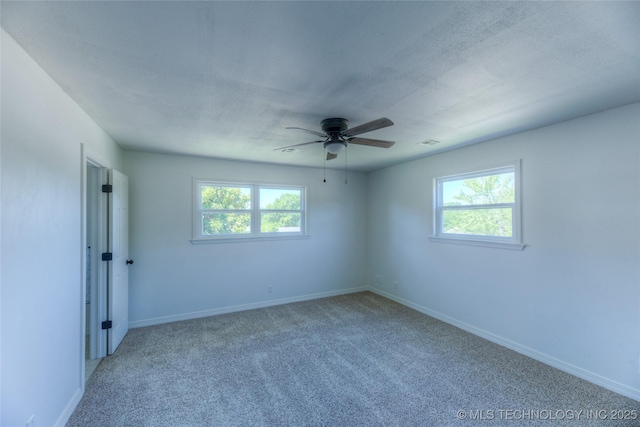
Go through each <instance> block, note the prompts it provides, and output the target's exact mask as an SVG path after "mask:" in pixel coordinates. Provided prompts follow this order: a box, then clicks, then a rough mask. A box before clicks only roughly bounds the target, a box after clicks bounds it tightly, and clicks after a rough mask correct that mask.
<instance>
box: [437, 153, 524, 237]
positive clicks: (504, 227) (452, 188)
mask: <svg viewBox="0 0 640 427" xmlns="http://www.w3.org/2000/svg"><path fill="white" fill-rule="evenodd" d="M519 199H520V195H519V162H516V163H513V164H511V165H508V166H503V167H498V168H492V169H487V170H482V171H475V172H470V173H465V174H460V175H453V176H448V177H442V178H437V179H436V203H435V208H436V209H435V211H436V212H435V222H436V224H435V235H436V237H443V238H452V239H469V240H488V241H502V242H514V243H520V222H519V218H520V202H519Z"/></svg>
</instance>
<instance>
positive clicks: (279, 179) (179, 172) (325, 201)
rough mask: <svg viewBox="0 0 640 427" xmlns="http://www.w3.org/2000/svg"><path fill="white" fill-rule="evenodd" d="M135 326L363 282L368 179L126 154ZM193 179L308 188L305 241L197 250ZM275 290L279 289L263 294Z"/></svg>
mask: <svg viewBox="0 0 640 427" xmlns="http://www.w3.org/2000/svg"><path fill="white" fill-rule="evenodd" d="M124 159H125V160H124V161H125V172H126V174H127V175H128V176H129V183H130V189H129V191H130V193H129V195H130V201H129V204H130V224H129V226H130V227H129V230H130V239H129V242H130V247H129V254H130V257H132V258H133V259H134V260H135V264H134V265H133V266H132V268H131V269H130V277H129V283H130V290H129V319H130V325H131V326H132V327H136V326H143V325H149V324H155V323H162V322H167V321H173V320H179V319H187V318H193V317H199V316H205V315H211V314H217V313H221V312H225V311H231V310H239V309H245V308H255V307H260V306H265V305H271V304H276V303H282V302H288V301H294V300H300V299H305V298H313V297H319V296H328V295H334V294H338V293H344V292H347V291H350V290H353V289H355V288H361V287H363V286H364V285H365V283H364V278H365V277H366V274H365V271H366V232H367V228H366V215H367V214H366V206H367V203H366V193H367V191H366V175H365V174H362V173H355V172H354V173H349V183H348V185H345V183H344V179H345V176H344V171H341V172H337V171H327V182H326V183H323V182H322V179H323V171H322V169H309V168H295V167H285V166H273V165H265V164H258V163H243V162H233V161H225V160H214V159H202V158H196V157H185V156H174V155H164V154H147V153H139V152H130V151H126V152H125V156H124ZM193 178H204V179H211V180H221V181H231V182H250V183H253V182H256V183H272V184H289V185H305V186H307V203H308V232H309V234H310V236H309V238H306V239H296V240H275V241H252V242H238V243H236V242H233V243H214V244H199V245H194V244H192V243H191V242H190V239H191V237H192V212H193V206H192V204H193V191H192V182H193ZM268 286H272V289H273V292H272V293H267V287H268Z"/></svg>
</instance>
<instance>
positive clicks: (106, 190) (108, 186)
mask: <svg viewBox="0 0 640 427" xmlns="http://www.w3.org/2000/svg"><path fill="white" fill-rule="evenodd" d="M102 192H103V193H113V185H111V184H104V185H103V186H102Z"/></svg>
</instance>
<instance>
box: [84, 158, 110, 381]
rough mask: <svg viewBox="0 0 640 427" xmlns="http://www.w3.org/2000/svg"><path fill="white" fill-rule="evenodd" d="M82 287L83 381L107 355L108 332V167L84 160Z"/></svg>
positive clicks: (86, 379)
mask: <svg viewBox="0 0 640 427" xmlns="http://www.w3.org/2000/svg"><path fill="white" fill-rule="evenodd" d="M85 168H86V169H85V176H86V187H85V188H86V194H85V201H86V205H85V242H84V249H85V257H84V258H85V260H84V261H85V262H84V268H85V290H84V295H85V298H84V305H85V310H84V315H85V322H84V324H85V328H84V338H85V339H84V343H85V345H84V362H85V363H84V368H85V377H84V378H85V383H86V381H88V380H89V378H90V377H91V374H92V373H93V371H94V370H95V369H96V368H97V366H98V364H99V363H100V361H101V360H102V358H103V357H105V356H106V355H107V343H106V340H107V335H106V332H105V331H104V330H102V329H101V326H100V325H101V322H100V319H106V312H107V307H106V303H107V298H106V281H107V271H106V268H105V266H104V263H102V262H101V254H102V253H103V252H106V248H107V218H106V214H107V206H106V203H105V197H104V195H103V193H102V183H104V182H106V177H107V169H106V168H105V167H102V166H100V165H99V164H97V163H95V162H93V161H91V160H89V159H87V161H86V164H85Z"/></svg>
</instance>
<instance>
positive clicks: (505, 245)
mask: <svg viewBox="0 0 640 427" xmlns="http://www.w3.org/2000/svg"><path fill="white" fill-rule="evenodd" d="M429 241H431V242H437V243H453V244H456V245H467V246H484V247H487V248H496V249H510V250H513V251H522V250H524V248H525V246H526V245H525V244H524V243H516V242H499V241H495V240H478V239H464V238H459V237H442V236H429Z"/></svg>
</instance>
